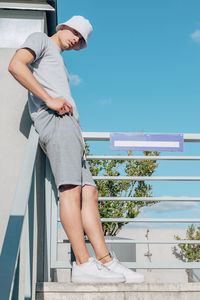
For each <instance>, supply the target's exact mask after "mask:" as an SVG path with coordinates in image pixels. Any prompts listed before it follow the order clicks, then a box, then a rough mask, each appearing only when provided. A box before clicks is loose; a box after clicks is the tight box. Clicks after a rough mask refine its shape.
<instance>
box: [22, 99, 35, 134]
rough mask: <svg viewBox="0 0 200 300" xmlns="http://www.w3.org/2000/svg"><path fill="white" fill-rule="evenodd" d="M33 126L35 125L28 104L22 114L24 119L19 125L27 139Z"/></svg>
mask: <svg viewBox="0 0 200 300" xmlns="http://www.w3.org/2000/svg"><path fill="white" fill-rule="evenodd" d="M32 124H33V121H32V120H31V118H30V116H29V111H28V103H26V104H25V106H24V110H23V112H22V117H21V120H20V124H19V130H20V132H21V133H22V134H23V135H24V136H25V137H26V138H28V136H29V132H30V128H31V125H32Z"/></svg>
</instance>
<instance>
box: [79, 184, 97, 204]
mask: <svg viewBox="0 0 200 300" xmlns="http://www.w3.org/2000/svg"><path fill="white" fill-rule="evenodd" d="M82 191H83V193H85V194H87V195H88V196H89V197H90V198H93V199H96V200H97V201H98V190H97V188H96V187H95V186H93V185H88V184H86V185H84V186H83V188H82Z"/></svg>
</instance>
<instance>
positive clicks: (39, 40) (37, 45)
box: [17, 32, 47, 62]
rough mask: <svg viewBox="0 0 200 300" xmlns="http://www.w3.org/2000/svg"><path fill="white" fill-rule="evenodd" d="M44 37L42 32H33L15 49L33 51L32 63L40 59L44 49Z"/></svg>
mask: <svg viewBox="0 0 200 300" xmlns="http://www.w3.org/2000/svg"><path fill="white" fill-rule="evenodd" d="M46 44H47V43H46V36H45V34H44V33H43V32H34V33H31V34H30V35H29V36H28V37H27V39H26V40H25V42H24V43H23V44H22V45H21V46H20V47H19V48H18V49H17V50H19V49H22V48H28V49H31V50H33V51H34V53H35V60H34V62H35V61H36V60H37V59H38V58H40V57H41V56H42V55H43V54H44V52H45V49H46Z"/></svg>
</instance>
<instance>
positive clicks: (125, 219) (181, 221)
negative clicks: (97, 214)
mask: <svg viewBox="0 0 200 300" xmlns="http://www.w3.org/2000/svg"><path fill="white" fill-rule="evenodd" d="M101 221H102V222H134V223H200V219H153V218H145V219H142V218H102V219H101ZM58 222H59V223H60V222H61V221H60V219H59V218H58Z"/></svg>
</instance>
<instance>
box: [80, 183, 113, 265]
mask: <svg viewBox="0 0 200 300" xmlns="http://www.w3.org/2000/svg"><path fill="white" fill-rule="evenodd" d="M81 206H82V208H81V215H82V223H83V229H84V231H85V233H86V234H87V236H88V239H89V240H90V242H91V244H92V246H93V248H94V251H95V254H96V258H97V259H100V258H102V257H103V256H105V255H107V254H108V253H109V250H108V248H107V246H106V243H105V239H104V234H103V230H102V225H101V219H100V215H99V208H98V191H97V189H96V188H95V187H94V186H91V185H84V186H83V187H82V202H81ZM110 260H112V258H111V257H110V256H107V257H105V258H104V259H102V260H101V262H102V263H106V262H109V261H110Z"/></svg>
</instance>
